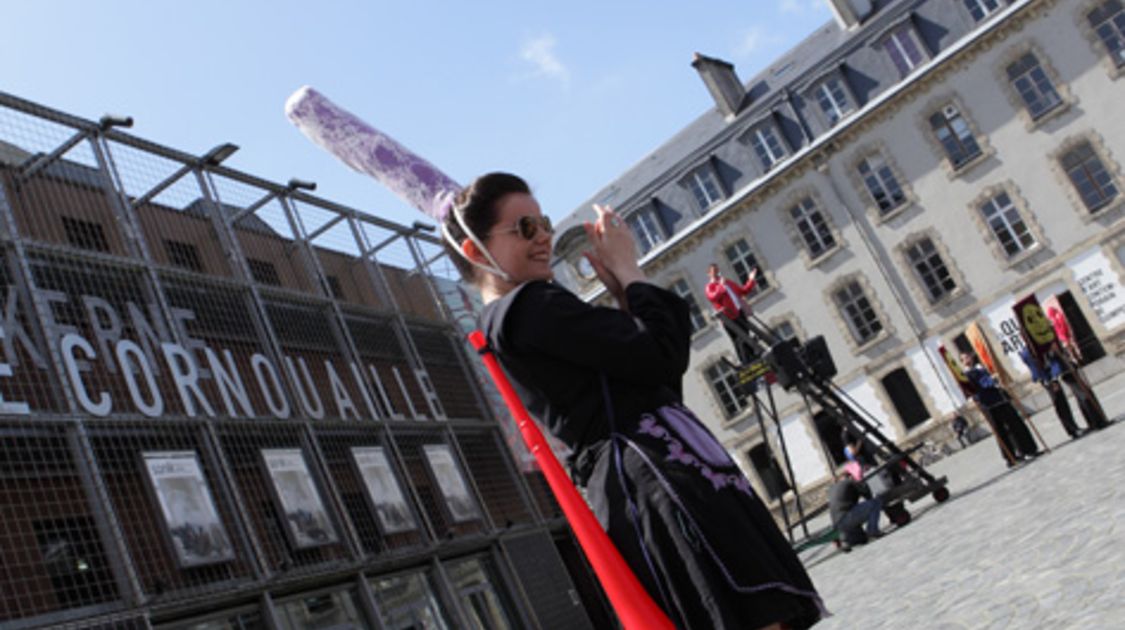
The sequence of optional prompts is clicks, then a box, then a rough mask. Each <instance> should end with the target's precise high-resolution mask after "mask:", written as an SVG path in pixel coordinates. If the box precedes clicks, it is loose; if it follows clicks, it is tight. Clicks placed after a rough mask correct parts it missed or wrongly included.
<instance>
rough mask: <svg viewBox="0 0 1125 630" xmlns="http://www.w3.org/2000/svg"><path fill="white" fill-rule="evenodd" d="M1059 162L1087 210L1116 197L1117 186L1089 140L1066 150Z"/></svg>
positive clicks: (1092, 209) (1100, 205)
mask: <svg viewBox="0 0 1125 630" xmlns="http://www.w3.org/2000/svg"><path fill="white" fill-rule="evenodd" d="M1060 162H1061V163H1062V167H1063V170H1064V171H1066V175H1067V177H1069V178H1070V182H1071V183H1072V184H1074V188H1075V189H1076V190H1077V191H1078V194H1079V196H1081V197H1082V203H1084V204H1086V209H1087V210H1090V211H1091V212H1093V211H1095V210H1098V209H1100V208H1101V207H1102V206H1104V205H1106V204H1108V203H1109V202H1111V201H1113V200H1114V199H1116V198H1117V186H1115V185H1114V183H1113V178H1112V177H1110V175H1109V172H1108V171H1106V169H1105V165H1103V164H1102V161H1101V159H1100V158H1098V154H1097V153H1095V152H1094V147H1093V146H1091V145H1090V143H1089V142H1083V143H1082V144H1080V145H1079V146H1078V147H1076V148H1074V149H1072V150H1070V151H1067V152H1066V154H1065V155H1063V156H1062V159H1061V160H1060Z"/></svg>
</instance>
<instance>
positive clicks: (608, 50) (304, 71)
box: [0, 0, 831, 223]
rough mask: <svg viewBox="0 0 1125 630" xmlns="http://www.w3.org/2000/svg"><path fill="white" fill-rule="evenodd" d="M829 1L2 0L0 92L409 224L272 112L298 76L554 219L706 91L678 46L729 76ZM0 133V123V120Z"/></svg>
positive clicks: (686, 117)
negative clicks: (120, 123)
mask: <svg viewBox="0 0 1125 630" xmlns="http://www.w3.org/2000/svg"><path fill="white" fill-rule="evenodd" d="M830 19H831V14H830V12H829V11H828V9H827V7H826V4H825V2H824V1H823V0H759V1H757V2H745V1H743V2H738V1H735V0H716V1H712V2H675V3H673V2H665V1H661V0H652V1H650V2H639V1H638V2H631V1H630V2H588V1H586V0H572V1H570V2H551V3H547V2H534V1H528V0H524V1H523V2H515V1H504V2H488V1H483V2H427V1H424V0H413V1H410V2H405V1H404V2H396V3H390V2H358V1H355V2H343V1H339V2H337V1H333V0H322V1H321V2H318V3H314V2H291V1H288V0H276V1H272V2H264V1H257V2H249V1H244V2H239V1H237V0H226V1H225V2H220V1H213V0H196V1H192V2H174V3H173V2H160V1H157V0H148V1H111V0H103V1H99V2H80V1H77V0H72V1H67V2H11V3H6V5H5V8H4V27H3V34H2V36H0V53H2V57H3V59H5V60H6V62H5V64H4V66H5V68H4V72H3V82H2V84H0V90H4V91H7V92H10V93H12V94H15V95H17V96H20V97H23V98H27V99H30V100H34V101H38V102H41V103H43V104H45V105H48V106H50V107H54V108H57V109H61V110H63V111H67V112H70V113H74V114H77V115H79V116H83V117H86V118H91V119H96V118H98V117H100V116H101V115H102V114H103V113H106V112H113V113H121V114H128V115H131V116H133V117H134V118H135V119H136V126H135V127H134V128H133V130H132V132H133V133H135V134H137V135H139V136H141V137H144V138H147V139H150V140H154V141H156V142H159V143H162V144H166V145H169V146H172V147H175V148H177V149H181V150H185V151H189V152H194V153H200V154H202V153H204V152H206V151H207V150H208V149H209V148H211V147H212V146H214V145H216V144H219V143H221V142H234V143H235V144H238V145H239V146H241V147H242V148H241V150H240V151H239V152H238V153H237V154H236V155H235V156H234V157H232V158H231V159H230V160H229V161H228V164H229V165H230V166H232V167H234V168H238V169H240V170H244V171H247V172H250V173H253V174H255V175H258V176H262V177H265V178H267V179H272V180H275V181H281V182H284V181H287V180H288V179H289V178H290V177H301V178H304V179H311V180H313V181H316V182H317V183H318V184H319V188H318V191H317V194H319V195H322V196H324V197H326V198H328V199H332V200H334V201H339V202H342V203H346V204H348V205H352V206H355V207H357V208H360V209H362V210H365V211H368V212H371V213H373V214H377V215H379V216H382V217H385V218H388V219H391V220H394V221H399V222H404V223H409V222H410V221H413V220H414V219H415V218H416V216H417V215H415V214H414V212H413V210H411V209H410V208H409V207H408V206H406V205H405V204H404V203H402V202H400V201H398V200H397V199H396V198H395V197H393V196H392V195H391V194H390V193H388V192H386V191H384V190H383V189H382V188H381V187H380V186H379V185H378V184H377V183H376V182H374V181H373V180H370V179H368V178H366V177H364V176H361V175H358V174H356V173H353V172H351V171H350V170H348V169H347V168H346V167H345V166H343V165H342V164H340V163H338V162H337V161H335V159H334V158H332V157H331V156H329V155H328V154H326V153H324V152H323V151H321V150H320V149H319V148H317V147H315V146H314V145H313V144H312V143H311V142H309V141H308V140H306V139H305V138H304V136H302V135H301V134H300V133H299V132H298V131H297V130H296V129H295V128H294V127H293V126H292V125H290V124H289V122H288V121H287V120H286V118H285V116H284V114H283V111H282V108H283V105H284V102H285V99H286V97H287V96H288V95H289V94H290V93H292V92H293V91H294V90H295V89H297V88H298V87H300V86H302V85H306V84H307V85H311V86H313V87H315V88H317V89H318V90H320V91H321V92H323V93H324V94H326V95H327V96H329V97H330V98H332V99H333V100H335V101H336V102H337V103H339V104H341V105H342V106H344V107H346V108H348V109H350V110H351V111H353V112H355V113H356V114H358V115H360V116H361V117H362V118H364V119H365V120H367V121H368V122H370V123H371V124H373V125H375V126H376V127H378V128H380V129H381V130H383V131H385V132H387V133H388V134H390V135H391V136H393V137H395V138H396V139H397V140H399V141H400V142H402V143H403V144H405V145H406V146H408V147H410V148H411V149H413V150H414V151H416V152H417V153H419V154H421V155H423V156H424V157H426V158H427V159H429V160H430V161H432V162H433V163H435V164H436V165H438V166H439V167H440V168H441V169H442V170H444V171H446V172H447V173H449V174H450V175H451V176H452V177H454V178H455V179H457V180H458V181H460V182H462V183H466V182H467V181H469V180H470V179H471V178H472V177H474V176H476V175H479V174H481V173H484V172H487V171H490V170H508V171H512V172H515V173H518V174H520V175H523V176H524V177H525V178H527V179H528V180H529V181H530V182H531V184H532V186H533V188H534V189H535V192H536V194H537V196H538V197H539V199H540V201H541V203H542V205H543V208H544V211H545V212H547V213H548V214H550V215H551V216H553V217H555V218H556V219H557V218H561V217H562V216H564V215H566V214H568V213H569V212H571V211H572V210H574V209H575V207H576V206H577V204H579V203H582V202H583V201H584V200H585V199H586V198H588V197H589V196H590V195H592V194H593V193H594V192H596V191H597V190H598V189H599V188H601V187H602V186H604V185H605V184H607V183H608V182H610V181H612V180H613V179H614V178H615V177H616V176H617V175H619V174H620V173H621V172H623V171H624V170H626V169H627V168H629V167H630V166H632V165H633V164H635V163H637V162H638V161H640V160H641V159H642V158H643V157H644V156H645V155H646V154H648V153H650V152H651V151H652V150H654V149H655V148H657V147H658V146H659V145H660V144H661V143H663V142H664V141H665V140H666V139H667V138H669V137H670V136H671V135H672V134H674V133H676V132H677V131H679V130H680V129H682V128H683V127H684V126H685V125H687V124H688V123H689V122H691V121H692V120H694V119H695V118H696V117H698V116H699V115H701V114H702V113H704V112H705V111H707V109H709V108H710V107H712V106H713V102H712V101H711V98H710V96H709V94H708V93H707V90H706V88H705V87H704V86H703V83H702V81H701V80H700V79H699V77H698V75H697V74H696V72H695V70H693V69H692V68H691V65H690V62H691V57H692V53H693V52H695V51H699V52H701V53H703V54H706V55H709V56H713V57H719V58H721V59H726V60H728V61H731V62H732V63H734V64H735V67H736V70H737V71H738V72H739V76H740V77H741V78H742V79H743V80H746V79H748V78H749V77H750V76H752V75H753V74H754V73H756V72H757V71H759V70H760V69H762V68H764V67H766V66H767V65H768V64H769V63H770V61H771V60H773V59H775V58H776V57H777V56H778V55H780V54H781V53H782V52H784V51H785V50H787V49H788V48H790V47H792V46H793V45H795V44H796V43H797V42H799V41H800V40H801V39H803V38H804V37H805V36H806V35H808V34H809V33H811V32H813V31H814V30H815V29H816V28H817V27H819V26H821V25H823V24H824V23H825V22H827V21H828V20H830ZM0 131H2V130H0Z"/></svg>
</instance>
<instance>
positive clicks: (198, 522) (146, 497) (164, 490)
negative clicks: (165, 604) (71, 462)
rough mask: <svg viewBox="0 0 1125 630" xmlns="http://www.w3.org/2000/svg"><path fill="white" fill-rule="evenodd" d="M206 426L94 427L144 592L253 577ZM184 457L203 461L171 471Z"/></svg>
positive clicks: (101, 465) (170, 592) (182, 590)
mask: <svg viewBox="0 0 1125 630" xmlns="http://www.w3.org/2000/svg"><path fill="white" fill-rule="evenodd" d="M204 430H205V429H204V428H203V427H202V426H200V425H197V424H189V423H177V424H174V425H169V424H167V423H161V424H152V423H147V422H145V423H140V422H129V423H121V422H114V421H108V422H104V423H91V424H90V426H89V440H90V444H91V448H92V450H93V453H94V457H95V460H96V462H97V465H98V469H99V472H100V475H101V479H102V481H103V483H104V484H105V487H106V490H107V492H108V494H109V497H110V500H111V502H112V504H113V507H114V512H115V514H116V517H117V520H118V523H119V527H120V528H121V531H122V533H123V535H124V538H125V542H126V546H127V547H128V549H129V551H130V554H131V556H132V563H133V566H135V567H136V571H137V577H138V579H139V581H140V584H141V588H142V590H143V591H144V593H145V595H146V596H149V597H156V596H159V597H161V599H162V600H169V599H174V598H182V597H191V596H196V595H199V594H201V593H205V592H207V591H210V590H214V589H216V588H222V587H226V586H228V584H229V583H230V582H234V581H239V580H246V579H249V578H252V577H253V570H252V567H251V564H250V562H249V561H248V558H249V556H250V552H249V549H248V548H247V546H246V545H245V544H243V543H242V540H241V536H240V531H239V530H238V523H237V521H236V520H235V515H234V509H233V508H232V504H231V500H230V497H229V496H228V495H227V494H226V493H225V492H222V491H220V490H221V489H223V488H224V487H225V486H224V484H222V483H221V482H220V479H219V478H218V471H217V468H218V466H219V463H218V462H217V461H215V458H214V457H212V455H211V452H210V450H209V448H208V446H207V445H206V444H205V443H204V440H205V437H204ZM185 457H186V458H188V459H194V460H195V462H196V466H197V468H196V467H195V466H193V467H191V469H183V468H182V467H181V469H180V470H170V468H171V467H172V466H174V465H175V463H176V461H177V460H179V461H184V459H185ZM162 467H163V468H164V469H162ZM197 471H198V475H197V474H196V472H197Z"/></svg>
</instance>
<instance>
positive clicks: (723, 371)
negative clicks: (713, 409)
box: [704, 361, 747, 418]
mask: <svg viewBox="0 0 1125 630" xmlns="http://www.w3.org/2000/svg"><path fill="white" fill-rule="evenodd" d="M704 376H705V377H706V378H707V383H708V384H709V385H710V386H711V391H712V392H713V393H714V394H715V397H716V398H718V399H719V404H720V405H721V406H722V408H723V413H724V414H726V417H728V418H733V417H735V416H737V415H738V413H739V412H740V411H742V410H743V409H745V408H746V404H747V401H746V398H744V397H741V396H739V395H738V394H737V393H735V388H736V387H737V386H738V376H737V375H736V374H735V372H734V370H732V369H731V367H730V366H729V365H727V363H726V362H725V361H719V362H718V363H714V364H712V365H711V367H709V368H707V369H706V370H705V371H704Z"/></svg>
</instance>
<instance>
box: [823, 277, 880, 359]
mask: <svg viewBox="0 0 1125 630" xmlns="http://www.w3.org/2000/svg"><path fill="white" fill-rule="evenodd" d="M833 297H834V298H835V300H836V306H837V307H839V309H840V311H841V312H842V313H843V315H844V321H846V322H847V323H848V329H849V330H850V331H851V333H852V336H853V337H855V340H856V341H857V342H859V343H861V344H862V343H866V342H867V341H870V340H871V339H874V338H875V336H876V335H878V334H879V332H880V331H882V330H883V323H882V322H880V321H879V315H878V314H877V313H876V312H875V308H874V307H873V306H872V305H871V301H870V300H868V299H867V295H865V294H864V293H863V287H861V286H860V284H859V282H858V281H855V280H853V281H851V282H849V283H847V284H846V285H844V287H843V288H841V289H837V290H836V293H835V294H834V295H833Z"/></svg>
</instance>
